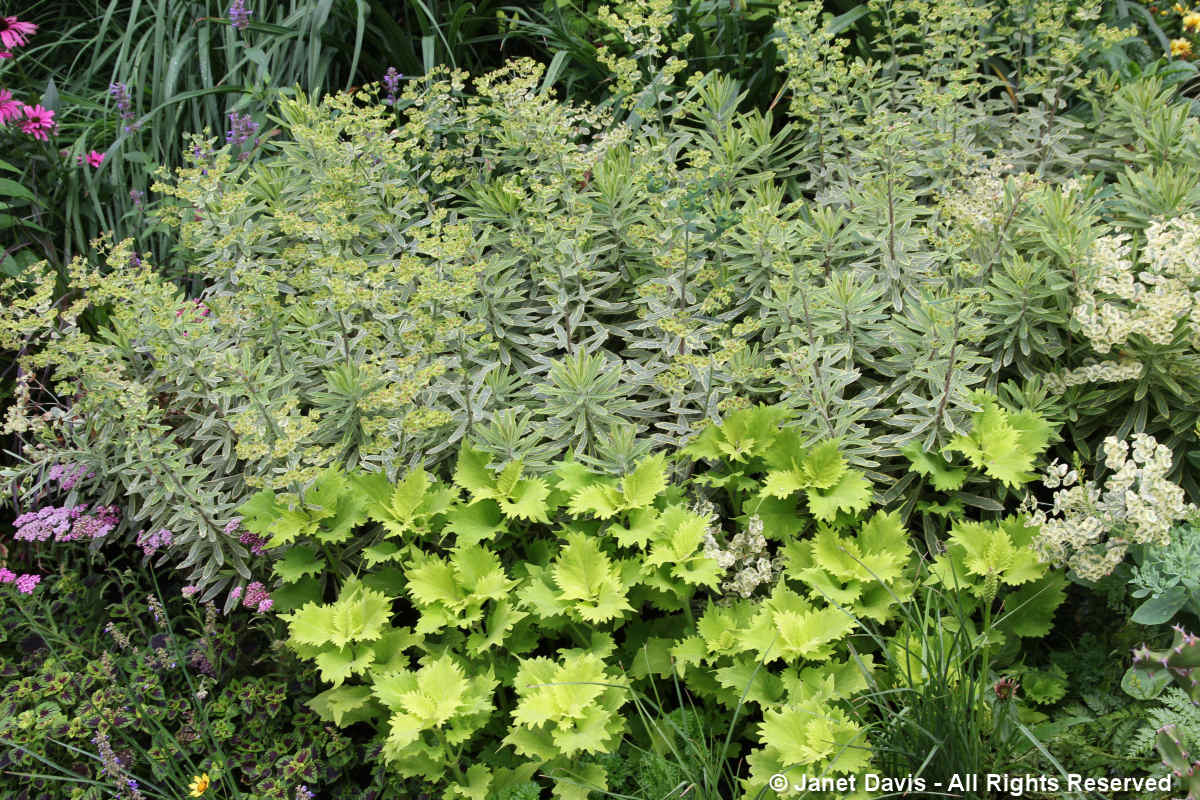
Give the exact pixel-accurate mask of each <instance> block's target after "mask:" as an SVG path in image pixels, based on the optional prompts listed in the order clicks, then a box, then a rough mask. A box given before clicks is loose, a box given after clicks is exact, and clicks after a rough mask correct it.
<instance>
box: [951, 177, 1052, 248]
mask: <svg viewBox="0 0 1200 800" xmlns="http://www.w3.org/2000/svg"><path fill="white" fill-rule="evenodd" d="M1013 169H1014V167H1013V165H1012V164H1008V163H1004V162H1003V161H995V162H994V163H992V164H991V165H990V166H989V167H988V168H987V169H986V170H985V171H983V172H980V173H978V174H976V175H973V176H972V177H970V178H969V179H967V181H966V183H965V185H964V186H963V190H962V191H960V192H954V193H952V194H949V195H947V196H946V199H945V200H944V201H943V203H942V211H943V213H944V214H946V216H947V217H948V218H949V219H951V220H954V221H955V222H958V223H961V224H963V225H966V226H967V227H969V228H971V229H973V230H975V231H979V232H985V233H991V232H992V230H994V229H995V228H997V227H999V226H1001V225H1003V224H1004V221H1005V220H1006V219H1007V218H1008V217H1009V216H1010V213H1011V202H1009V203H1006V202H1005V199H1006V197H1008V198H1015V197H1020V196H1021V195H1023V194H1025V193H1027V192H1029V191H1030V190H1031V189H1033V188H1034V187H1036V186H1037V185H1038V184H1039V181H1038V178H1037V177H1036V176H1035V175H1032V174H1029V173H1021V174H1014V173H1013ZM1013 202H1015V201H1013Z"/></svg>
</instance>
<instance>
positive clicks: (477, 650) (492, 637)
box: [467, 600, 529, 656]
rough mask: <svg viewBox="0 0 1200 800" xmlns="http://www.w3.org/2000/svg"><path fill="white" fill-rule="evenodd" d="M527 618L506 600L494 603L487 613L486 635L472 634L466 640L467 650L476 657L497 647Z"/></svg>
mask: <svg viewBox="0 0 1200 800" xmlns="http://www.w3.org/2000/svg"><path fill="white" fill-rule="evenodd" d="M527 616H529V615H528V614H527V613H526V612H524V611H518V610H517V609H516V608H515V607H514V606H513V604H512V603H510V602H508V601H507V600H503V601H501V602H499V603H496V605H495V606H493V607H492V610H491V611H490V612H489V613H488V617H487V625H486V626H485V629H486V633H472V634H471V635H470V637H468V638H467V650H469V651H470V652H471V654H472V655H476V656H478V655H483V654H484V653H485V652H487V651H488V650H490V649H491V648H493V647H499V646H500V645H501V644H503V642H504V638H505V637H506V636H507V635H508V632H509V631H511V630H512V628H513V626H514V625H516V624H517V623H518V622H520V621H521V620H523V619H525V617H527Z"/></svg>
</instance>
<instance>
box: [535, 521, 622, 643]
mask: <svg viewBox="0 0 1200 800" xmlns="http://www.w3.org/2000/svg"><path fill="white" fill-rule="evenodd" d="M552 574H553V576H554V582H555V583H556V584H558V587H559V591H560V592H561V594H562V597H563V599H565V600H566V601H567V602H568V603H570V605H571V608H572V609H574V611H575V613H577V614H578V615H579V616H580V618H582V619H583V620H584V621H586V622H590V623H597V622H607V621H609V620H611V619H615V618H616V617H619V616H621V614H622V613H624V612H625V611H632V610H633V607H632V606H630V605H629V602H628V601H627V600H626V597H625V592H626V587H625V586H624V584H623V583H622V582H621V576H620V573H619V572H618V570H617V569H616V568H615V567H614V566H613V564H612V562H611V560H610V559H609V557H608V555H607V554H605V553H604V552H603V551H602V550H601V549H600V547H599V545H598V544H597V542H596V540H595V539H594V538H593V537H590V536H587V535H586V534H582V533H578V532H572V533H569V534H568V535H567V545H566V546H565V547H564V548H563V549H562V551H561V552H560V553H559V556H558V558H557V559H556V560H555V562H554V567H553V570H552Z"/></svg>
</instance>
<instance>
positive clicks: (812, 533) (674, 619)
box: [240, 406, 1022, 798]
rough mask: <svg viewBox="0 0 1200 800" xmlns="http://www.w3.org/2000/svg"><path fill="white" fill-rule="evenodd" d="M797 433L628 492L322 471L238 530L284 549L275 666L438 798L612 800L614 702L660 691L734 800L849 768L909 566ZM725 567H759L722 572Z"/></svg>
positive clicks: (510, 480) (725, 432)
mask: <svg viewBox="0 0 1200 800" xmlns="http://www.w3.org/2000/svg"><path fill="white" fill-rule="evenodd" d="M790 421H791V419H790V414H789V412H788V411H787V410H786V409H783V408H779V407H769V406H758V407H752V408H749V409H745V410H741V411H737V412H734V413H732V414H730V415H729V416H728V417H727V418H726V420H725V421H724V423H723V424H722V425H720V426H710V427H708V428H707V429H705V430H704V431H703V432H702V433H701V434H700V435H699V436H698V437H697V438H696V439H695V440H694V441H693V442H692V444H691V445H689V446H688V447H687V448H685V449H683V450H682V451H680V452H679V453H677V454H673V455H668V454H666V453H658V454H655V455H652V456H647V457H644V458H642V459H641V460H640V461H638V462H637V464H636V465H635V467H634V468H633V469H632V470H630V471H628V472H627V473H626V474H624V475H620V476H614V475H607V474H602V473H599V472H595V471H592V470H590V469H588V468H587V467H585V466H583V465H581V464H580V463H578V462H575V461H573V460H567V461H563V462H561V463H559V464H557V465H555V467H554V469H553V470H552V471H551V472H549V473H548V474H544V475H538V476H529V475H526V474H525V473H524V470H523V467H522V465H521V463H520V462H519V461H517V462H510V463H508V464H506V465H504V466H503V467H502V468H501V469H496V467H495V466H494V465H493V464H492V456H491V455H490V454H486V453H484V452H481V451H479V450H476V449H473V448H472V447H471V446H469V445H465V446H463V447H462V448H461V450H460V452H459V456H458V460H457V464H456V466H455V469H454V471H453V475H452V480H451V481H450V482H449V483H446V482H443V481H441V480H438V479H437V478H436V477H435V476H433V475H430V474H429V473H428V472H426V471H425V470H424V469H423V468H421V467H417V468H415V469H413V470H410V471H409V472H408V473H407V474H405V475H404V476H403V477H402V478H401V479H400V480H399V481H398V482H396V483H395V484H392V483H389V482H387V481H386V479H384V478H382V477H381V476H379V475H367V476H364V475H359V474H342V473H340V472H337V471H333V470H330V471H328V472H326V473H325V474H324V475H323V476H322V478H321V479H320V481H318V484H317V485H316V486H315V487H314V490H313V491H311V492H309V493H305V494H304V495H303V496H302V497H301V498H300V502H298V503H289V502H287V498H286V497H285V496H282V495H280V496H277V495H275V494H274V493H273V492H272V491H270V490H264V491H262V492H260V493H259V494H258V495H256V496H254V497H253V498H251V499H250V500H249V501H247V503H246V504H245V505H244V506H243V507H242V508H241V509H240V511H241V512H242V513H243V514H245V519H244V521H243V524H244V525H245V526H246V527H247V528H248V529H249V530H251V531H252V532H254V533H257V534H259V535H260V536H266V537H269V542H268V544H269V546H271V547H275V548H278V549H277V550H273V551H272V552H273V553H276V554H278V555H279V558H278V560H277V563H276V572H277V574H278V575H279V577H280V579H281V581H282V585H281V586H280V588H279V590H277V592H276V594H275V596H276V599H277V601H278V602H279V607H280V608H281V609H284V610H286V611H289V612H290V613H287V614H285V615H284V619H285V620H286V621H287V623H288V627H289V639H288V643H289V645H290V646H291V647H292V648H293V649H294V650H295V651H296V652H297V653H298V654H299V655H300V656H301V657H303V658H306V659H311V660H312V661H313V662H314V663H315V664H316V666H317V667H318V669H319V670H320V673H321V676H322V677H323V678H324V679H325V680H326V681H328V683H329V684H330V688H329V689H327V690H326V691H324V692H322V693H321V694H320V695H318V696H317V697H315V698H313V699H312V700H311V701H310V705H311V707H312V708H314V709H315V710H316V711H317V712H318V713H319V714H321V715H322V716H323V717H325V718H326V719H328V720H330V721H333V722H335V723H337V724H340V725H346V724H350V723H352V722H360V721H365V722H368V723H370V724H372V725H374V726H375V727H376V728H377V729H378V730H379V731H380V732H381V733H382V734H384V735H385V736H386V744H385V746H384V748H383V756H384V757H385V758H386V759H387V761H388V762H389V764H391V765H392V766H393V767H394V768H395V769H396V770H398V771H399V772H400V774H402V775H404V776H407V777H412V778H416V779H420V780H424V781H425V782H427V783H428V784H429V785H431V786H434V787H437V788H438V789H440V790H441V791H442V793H443V796H444V797H447V798H450V797H472V798H475V797H477V798H484V797H488V796H491V795H492V794H493V793H496V792H499V791H502V790H504V789H505V787H511V786H515V785H517V784H520V783H522V782H525V781H529V780H530V779H531V778H532V777H533V776H534V774H535V772H540V773H542V774H543V775H546V776H549V777H550V778H551V779H552V780H553V785H554V792H555V795H556V796H558V797H565V798H573V797H578V798H583V797H586V796H588V795H589V792H592V791H597V790H603V789H605V788H606V785H607V784H606V777H605V770H604V767H603V766H602V763H601V761H602V759H600V758H599V757H600V756H601V755H602V754H609V753H612V752H614V751H615V750H616V748H617V746H618V744H619V742H620V741H621V739H622V736H623V735H624V734H626V733H627V732H628V731H627V725H626V721H625V720H626V718H627V716H628V714H626V713H625V706H626V703H628V702H630V698H631V697H632V696H633V693H635V692H639V691H641V690H642V688H643V687H646V686H648V685H649V683H650V682H652V681H653V680H655V679H656V678H667V677H673V678H675V679H679V680H680V681H681V682H682V684H683V685H684V686H685V687H686V688H687V690H688V691H689V693H691V694H692V695H693V696H694V697H695V698H697V699H698V700H699V701H700V702H701V703H704V704H705V705H706V706H707V707H708V709H709V710H710V711H712V712H714V713H717V714H721V715H724V717H723V718H724V719H726V720H728V722H729V728H730V729H732V730H734V731H735V732H736V734H737V735H738V737H740V738H739V739H738V740H735V741H737V743H738V747H740V749H741V750H742V752H743V753H745V754H746V756H747V762H746V763H748V765H749V772H748V774H747V775H746V776H745V777H744V778H743V786H742V789H743V790H744V791H745V792H746V793H747V794H748V795H750V796H753V795H754V794H755V793H756V792H758V791H759V790H761V789H762V788H764V787H766V786H767V780H768V778H769V777H770V776H771V775H773V774H775V773H778V772H785V773H787V774H792V775H793V776H794V777H797V778H798V777H799V775H801V774H812V775H816V774H831V775H832V774H843V773H852V772H856V771H861V770H862V769H863V768H865V767H866V766H867V765H868V764H869V763H870V751H869V749H868V748H867V745H866V736H865V731H864V729H863V727H862V725H861V724H860V722H859V721H858V720H856V719H855V718H854V717H853V716H852V715H851V713H850V711H849V709H848V706H846V705H845V702H846V701H847V700H848V699H849V698H851V697H852V696H853V695H854V694H855V693H857V692H859V691H861V690H863V689H865V688H867V686H868V685H869V678H870V674H871V672H872V671H873V668H874V660H873V657H872V654H871V653H869V652H863V651H861V650H859V651H857V652H856V651H853V650H851V649H850V648H849V646H848V641H847V639H848V637H849V636H851V635H852V634H854V632H855V631H856V628H857V627H858V625H859V620H861V619H869V620H871V621H872V622H874V623H877V624H879V625H887V624H888V623H890V622H892V621H893V620H894V618H895V615H896V610H897V605H898V604H899V603H902V602H904V601H905V599H906V598H908V597H909V596H910V595H911V593H912V591H913V588H914V581H913V576H914V574H915V564H916V553H915V551H914V549H913V547H912V544H911V538H910V536H909V533H908V532H907V530H906V529H905V527H904V525H903V524H902V522H901V520H900V517H899V515H898V514H896V513H895V512H889V511H885V510H883V509H880V508H875V509H872V505H873V502H874V501H873V492H872V487H871V484H870V482H869V480H868V479H867V477H866V476H865V475H864V473H863V472H862V471H860V470H857V469H855V468H853V467H851V466H850V465H849V464H848V463H847V461H846V459H845V458H844V457H843V456H842V454H841V453H840V452H839V450H838V447H837V443H836V442H821V443H818V444H816V445H812V446H807V445H805V444H804V442H805V436H806V434H805V432H804V431H803V430H802V429H800V428H797V427H787V423H789V422H790ZM696 459H699V460H702V462H703V463H696V464H693V465H692V470H693V474H692V477H691V479H690V480H689V481H687V482H679V481H672V480H671V479H670V475H671V471H672V468H673V467H675V466H677V465H680V464H681V462H686V461H690V460H696ZM347 526H349V527H348V528H347ZM346 531H349V535H348V536H347V535H345V532H346ZM739 537H740V539H739ZM735 540H736V541H737V542H740V544H737V543H735ZM747 542H749V544H747ZM743 546H745V547H750V548H751V549H753V550H755V551H756V552H757V553H758V556H757V557H756V558H754V559H746V560H744V561H742V562H736V563H732V564H731V563H729V558H728V554H729V553H730V552H731V551H732V550H733V549H735V548H736V547H743ZM1020 546H1022V542H1020V541H1015V542H1014V543H1013V547H1020ZM746 561H748V562H749V563H746ZM970 563H972V564H974V562H973V561H971V562H970ZM747 569H753V570H754V571H755V572H756V575H757V579H756V580H754V581H746V580H740V581H738V580H735V581H730V573H731V572H734V571H740V572H739V575H740V574H741V573H744V572H745V571H746V570H747ZM318 576H320V577H321V578H322V579H329V583H328V585H325V584H323V583H322V582H321V581H320V580H318ZM735 577H736V576H735ZM738 720H741V724H740V725H738V724H737V722H738ZM468 763H469V764H470V765H471V766H470V767H469V768H464V767H463V766H462V765H463V764H468Z"/></svg>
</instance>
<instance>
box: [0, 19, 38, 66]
mask: <svg viewBox="0 0 1200 800" xmlns="http://www.w3.org/2000/svg"><path fill="white" fill-rule="evenodd" d="M37 27H38V26H37V25H34V24H33V23H32V22H21V21H20V20H18V19H17V18H16V17H0V44H2V45H4V49H5V50H11V49H12V48H14V47H24V46H25V37H26V36H32V35H33V33H34V31H36V30H37ZM11 56H12V54H11V53H10V54H9V57H11Z"/></svg>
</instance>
